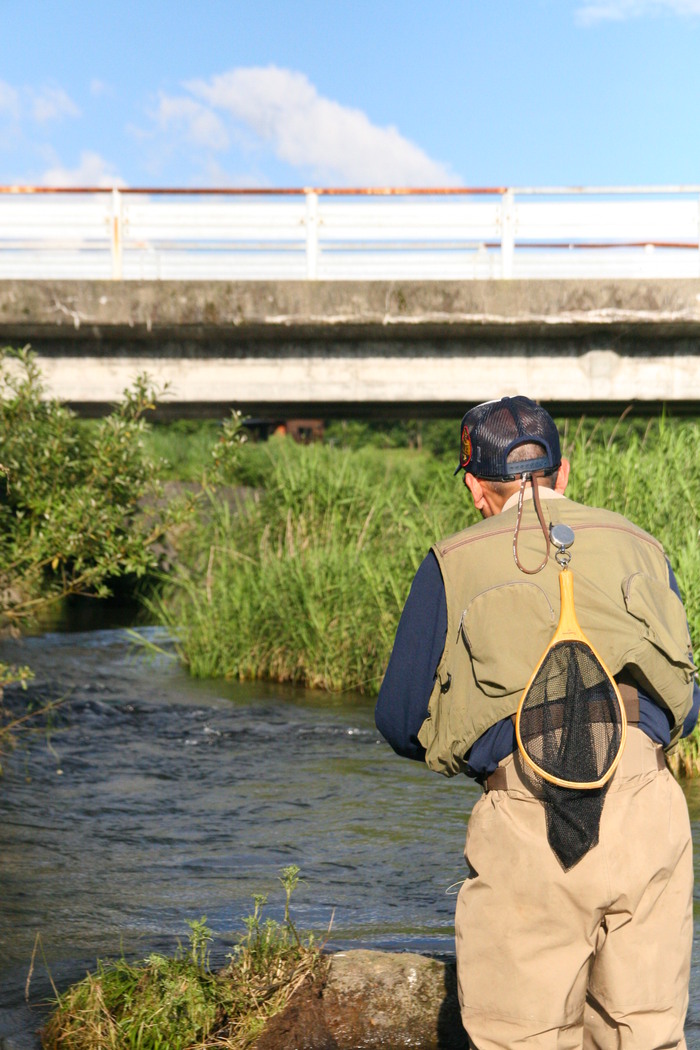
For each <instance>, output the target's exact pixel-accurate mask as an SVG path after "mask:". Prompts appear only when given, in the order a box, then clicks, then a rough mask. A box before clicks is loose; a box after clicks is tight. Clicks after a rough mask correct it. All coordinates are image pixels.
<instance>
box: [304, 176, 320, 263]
mask: <svg viewBox="0 0 700 1050" xmlns="http://www.w3.org/2000/svg"><path fill="white" fill-rule="evenodd" d="M305 192H306V277H307V279H308V280H309V281H315V280H316V279H317V277H318V194H317V193H314V191H313V190H306V191H305Z"/></svg>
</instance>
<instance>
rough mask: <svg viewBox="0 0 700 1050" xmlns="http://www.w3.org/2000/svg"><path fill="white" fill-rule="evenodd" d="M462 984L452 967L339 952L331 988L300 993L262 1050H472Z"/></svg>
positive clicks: (405, 956) (406, 956)
mask: <svg viewBox="0 0 700 1050" xmlns="http://www.w3.org/2000/svg"><path fill="white" fill-rule="evenodd" d="M456 983H457V982H456V973H455V965H454V962H447V963H446V962H443V961H441V960H438V959H431V958H427V957H426V956H423V955H414V954H410V953H400V954H399V953H393V952H372V951H349V952H339V953H338V954H336V955H334V956H332V958H331V960H330V965H329V969H328V975H327V978H326V981H325V985H324V986H320V985H319V984H317V985H316V986H315V987H312V986H311V985H310V984H309V985H306V986H305V987H303V988H302V989H300V990H299V992H298V993H297V995H296V996H295V997H294V998H293V999H292V1000H291V1002H290V1003H289V1004H288V1006H287V1007H286V1009H285V1010H283V1011H282V1013H280V1014H278V1015H277V1017H275V1018H273V1019H272V1020H271V1022H270V1023H269V1024H268V1026H267V1028H266V1029H265V1031H264V1032H263V1033H262V1035H261V1036H260V1038H259V1040H258V1042H257V1044H256V1050H374V1048H377V1050H379V1048H380V1047H381V1048H382V1050H408V1048H409V1047H410V1048H411V1050H467V1046H468V1043H467V1038H466V1034H465V1032H464V1029H463V1028H462V1023H461V1020H460V1016H459V1007H458V1005H457V993H456Z"/></svg>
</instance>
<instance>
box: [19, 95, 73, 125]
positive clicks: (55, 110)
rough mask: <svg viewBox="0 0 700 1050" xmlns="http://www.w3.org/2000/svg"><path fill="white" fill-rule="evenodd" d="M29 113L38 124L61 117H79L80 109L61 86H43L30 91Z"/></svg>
mask: <svg viewBox="0 0 700 1050" xmlns="http://www.w3.org/2000/svg"><path fill="white" fill-rule="evenodd" d="M30 95H31V115H32V117H33V118H34V120H36V121H37V122H38V123H39V124H46V123H47V122H48V121H50V120H61V119H62V118H63V117H79V116H80V110H79V109H78V107H77V106H76V104H75V102H74V101H73V99H72V98H71V97H70V95H68V94H67V92H65V91H64V90H63V88H61V87H45V88H42V89H41V90H40V91H34V90H33V91H31V92H30Z"/></svg>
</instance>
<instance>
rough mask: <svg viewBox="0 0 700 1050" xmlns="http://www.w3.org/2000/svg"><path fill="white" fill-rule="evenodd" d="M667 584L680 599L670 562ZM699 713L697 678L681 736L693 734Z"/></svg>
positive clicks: (699, 693)
mask: <svg viewBox="0 0 700 1050" xmlns="http://www.w3.org/2000/svg"><path fill="white" fill-rule="evenodd" d="M668 582H669V584H670V587H671V590H672V591H673V592H674V594H677V595H678V597H679V598H680V597H681V592H680V591H679V589H678V583H677V581H676V577H675V576H674V575H673V569H672V568H671V564H670V562H669V563H668ZM682 600H683V599H682V598H681V601H682ZM699 711H700V687H699V686H698V681H697V678H696V679H695V680H694V681H693V706H692V707H691V709H690V711H689V712H688V714H687V715H686V716H685V721H684V722H683V734H682V735H683V736H690V734H691V733H692V732H693V729H694V728H695V723H696V722H697V720H698V712H699Z"/></svg>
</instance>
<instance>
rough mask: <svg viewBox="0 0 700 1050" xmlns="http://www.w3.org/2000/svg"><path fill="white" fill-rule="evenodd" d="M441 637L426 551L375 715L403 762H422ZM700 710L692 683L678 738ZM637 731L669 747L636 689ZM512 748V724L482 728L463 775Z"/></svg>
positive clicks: (441, 598) (657, 712)
mask: <svg viewBox="0 0 700 1050" xmlns="http://www.w3.org/2000/svg"><path fill="white" fill-rule="evenodd" d="M668 572H669V583H670V586H671V588H672V589H673V591H674V592H675V593H676V594H677V595H678V597H679V598H680V593H679V590H678V584H677V583H676V579H675V576H674V575H673V571H672V570H671V567H670V566H669V570H668ZM446 634H447V603H446V600H445V585H444V583H443V579H442V574H441V572H440V567H439V565H438V563H437V560H436V558H435V555H434V554H433V553H432V551H431V552H429V553H428V554H427V555H426V557H425V558H424V560H423V561H422V563H421V565H420V566H419V568H418V571H417V573H416V575H415V577H414V580H413V584H412V586H411V591H410V593H409V595H408V598H407V600H406V604H405V606H404V609H403V612H402V614H401V619H400V621H399V626H398V629H397V631H396V639H395V641H394V648H393V650H392V653H391V657H390V659H389V665H388V667H387V669H386V674H385V675H384V681H383V682H382V686H381V689H380V690H379V698H378V700H377V706H376V710H375V719H376V723H377V728H378V729H379V732H380V733H381V734H382V736H383V737H385V739H386V740H388V742H389V743H390V744H391V746H392V747H393V749H394V751H396V752H397V754H399V755H403V756H405V757H406V758H414V759H419V760H423V758H424V757H425V750H424V749H423V747H422V746H421V744H420V743H419V741H418V731H419V729H420V727H421V725H422V724H423V722H424V721H425V719H426V718H427V716H428V700H429V698H430V694H431V692H432V688H433V682H434V681H435V672H436V670H437V666H438V664H439V662H440V658H441V657H442V652H443V649H444V646H445V637H446ZM699 709H700V688H698V685H697V683H695V685H694V689H693V706H692V709H691V711H690V713H689V714H688V715H687V717H686V719H685V721H684V723H683V736H687V735H688V734H689V733H690V732H692V730H693V727H694V725H695V723H696V721H697V718H698V710H699ZM639 728H640V729H642V730H643V731H644V732H645V733H646V734H647V735H648V736H649V737H651V739H652V740H654V741H655V742H656V743H657V744H662V745H663V746H664V747H667V746H668V745H669V744H670V742H671V727H670V725H669V721H668V718H667V716H666V714H665V712H664V711H663V709H662V708H661V707H659V706H658V704H655V703H654V701H653V700H652V699H651V698H650V697H649V696H647V695H646V694H645V693H644V692H643V691H642V690H641V689H640V690H639ZM515 747H516V740H515V727H514V725H513V720H512V719H511V718H503V719H501V720H500V721H498V722H496V723H495V725H493V726H491V727H490V728H489V729H487V730H486V732H485V733H483V734H482V735H481V736H480V737H479V739H478V740H477V741H476V742H475V743H474V745H473V746H472V747H471V749H470V750H469V753H468V755H467V762H468V770H467V772H468V774H469V775H470V776H473V777H476V778H477V779H479V780H483V779H484V778H485V777H487V776H488V775H489V774H490V773H493V771H494V769H495V768H496V766H497V765H498V763H499V762H500V761H501V760H502V759H504V758H505V757H506V756H507V755H509V754H510V753H511V752H512V751H514V750H515Z"/></svg>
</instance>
